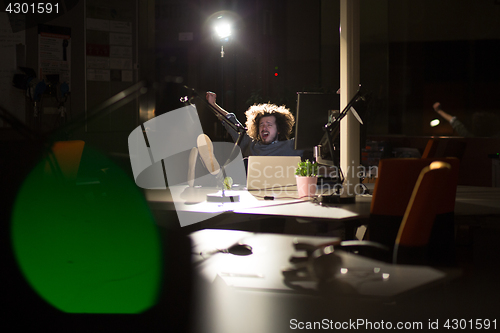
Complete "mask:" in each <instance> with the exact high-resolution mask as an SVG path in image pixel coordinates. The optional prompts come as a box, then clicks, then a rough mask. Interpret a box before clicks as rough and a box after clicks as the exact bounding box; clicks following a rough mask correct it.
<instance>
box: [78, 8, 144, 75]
mask: <svg viewBox="0 0 500 333" xmlns="http://www.w3.org/2000/svg"><path fill="white" fill-rule="evenodd" d="M133 56H134V54H133V35H132V22H121V21H112V20H103V19H96V18H87V81H119V82H132V81H133V65H132V59H133Z"/></svg>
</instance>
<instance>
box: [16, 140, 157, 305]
mask: <svg viewBox="0 0 500 333" xmlns="http://www.w3.org/2000/svg"><path fill="white" fill-rule="evenodd" d="M85 154H86V155H85V156H84V157H82V159H81V162H80V165H79V168H80V170H79V174H80V173H83V174H88V175H90V176H92V177H95V178H94V181H90V182H87V183H83V184H78V183H77V182H76V181H75V179H72V178H71V177H69V178H67V177H64V170H62V171H63V172H60V171H61V169H60V168H58V163H54V158H52V163H49V159H45V160H42V161H41V162H40V163H39V164H38V165H37V167H35V168H34V169H33V170H32V172H31V173H30V174H29V176H28V177H27V178H26V180H25V181H24V184H23V185H22V187H21V188H20V190H19V192H18V195H17V198H16V203H15V205H14V209H13V214H12V228H11V236H12V243H13V247H14V253H15V256H16V259H17V262H18V264H19V266H20V269H21V271H22V272H23V274H24V276H25V278H26V280H27V281H28V282H29V284H30V285H31V286H32V287H33V289H34V290H35V291H36V292H37V293H38V294H39V295H40V296H41V297H42V298H43V299H45V300H46V301H47V302H48V303H49V304H51V305H52V306H54V307H55V308H57V309H59V310H61V311H63V312H68V313H115V314H132V313H141V312H143V311H145V310H147V309H148V308H150V307H152V306H153V305H154V304H155V303H156V299H157V297H158V294H159V292H158V291H159V288H160V283H161V273H162V265H161V260H162V258H161V251H160V248H161V245H160V239H159V236H158V233H157V229H156V225H155V223H154V219H153V216H152V214H151V212H150V210H149V208H148V206H147V204H146V201H145V199H144V197H143V195H142V193H141V192H140V191H139V189H138V188H137V186H136V185H135V184H134V182H133V181H132V180H131V179H130V178H129V177H128V176H127V175H126V174H125V173H124V172H123V171H122V170H121V169H120V168H119V167H118V166H116V165H115V164H114V163H112V162H111V161H110V160H109V159H107V158H106V157H105V156H104V155H103V154H101V153H99V152H97V151H95V150H92V149H90V148H88V147H86V153H85ZM55 162H57V160H55ZM47 166H49V167H47ZM56 171H58V172H56Z"/></svg>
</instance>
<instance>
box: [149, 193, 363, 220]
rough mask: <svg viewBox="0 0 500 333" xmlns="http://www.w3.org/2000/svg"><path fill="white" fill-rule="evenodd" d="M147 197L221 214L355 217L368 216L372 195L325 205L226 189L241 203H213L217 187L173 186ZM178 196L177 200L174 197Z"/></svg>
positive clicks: (162, 204) (164, 205) (159, 205)
mask: <svg viewBox="0 0 500 333" xmlns="http://www.w3.org/2000/svg"><path fill="white" fill-rule="evenodd" d="M144 192H145V196H146V200H147V201H148V202H149V205H150V207H151V208H152V209H170V210H172V209H176V210H177V211H182V212H191V213H207V214H217V213H222V212H233V213H235V214H253V215H280V216H290V217H300V218H315V219H338V220H343V219H354V218H359V217H367V216H368V215H369V213H370V201H371V197H370V196H366V197H361V196H359V197H357V198H356V203H354V204H335V205H328V206H321V205H319V204H317V203H314V202H313V201H312V200H311V199H296V198H293V197H290V196H286V197H284V198H279V197H277V198H276V199H275V200H263V199H261V198H260V197H256V196H254V195H252V192H248V191H244V190H242V191H225V192H226V194H227V195H231V194H238V195H239V196H240V201H239V202H234V203H231V202H230V203H213V202H207V201H206V195H207V194H213V193H217V192H218V190H217V189H213V188H190V187H187V186H173V187H170V188H169V189H168V190H164V189H163V190H145V191H144ZM174 198H177V200H174Z"/></svg>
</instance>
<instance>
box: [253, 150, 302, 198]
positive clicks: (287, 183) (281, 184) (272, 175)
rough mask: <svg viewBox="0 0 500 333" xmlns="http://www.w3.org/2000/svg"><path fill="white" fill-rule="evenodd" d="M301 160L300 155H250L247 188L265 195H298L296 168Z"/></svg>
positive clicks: (254, 192)
mask: <svg viewBox="0 0 500 333" xmlns="http://www.w3.org/2000/svg"><path fill="white" fill-rule="evenodd" d="M299 162H300V156H250V157H248V172H247V189H248V190H249V191H252V194H256V193H257V195H258V194H259V193H260V194H262V195H263V196H267V195H270V196H283V195H285V196H286V195H287V194H290V196H294V195H296V191H297V181H296V180H295V169H296V168H297V166H298V164H299ZM288 192H289V193H288Z"/></svg>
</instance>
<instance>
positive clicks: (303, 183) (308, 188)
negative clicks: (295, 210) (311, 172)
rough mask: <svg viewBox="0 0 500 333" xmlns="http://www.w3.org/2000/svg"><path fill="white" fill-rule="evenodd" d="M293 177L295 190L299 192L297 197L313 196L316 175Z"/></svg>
mask: <svg viewBox="0 0 500 333" xmlns="http://www.w3.org/2000/svg"><path fill="white" fill-rule="evenodd" d="M295 178H296V179H297V192H298V194H299V198H303V197H313V196H315V195H316V184H317V183H318V177H316V176H315V177H302V176H295Z"/></svg>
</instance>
